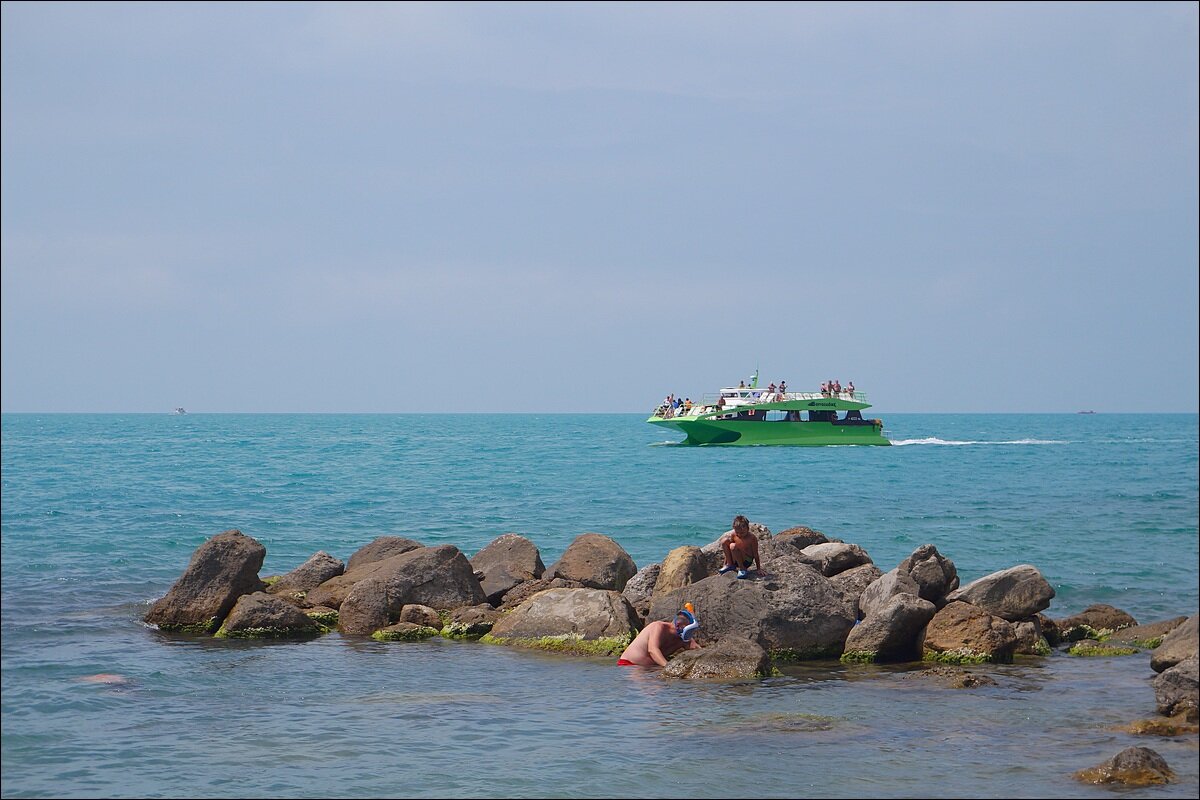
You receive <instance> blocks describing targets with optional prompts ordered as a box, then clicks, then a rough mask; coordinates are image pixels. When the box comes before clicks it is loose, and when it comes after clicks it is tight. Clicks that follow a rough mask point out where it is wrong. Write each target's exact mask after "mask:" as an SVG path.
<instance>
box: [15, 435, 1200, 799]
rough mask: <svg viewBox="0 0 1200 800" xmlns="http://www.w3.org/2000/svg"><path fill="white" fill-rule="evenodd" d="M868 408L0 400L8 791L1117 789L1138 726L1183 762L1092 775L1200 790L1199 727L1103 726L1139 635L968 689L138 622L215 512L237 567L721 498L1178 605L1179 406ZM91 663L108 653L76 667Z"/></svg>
mask: <svg viewBox="0 0 1200 800" xmlns="http://www.w3.org/2000/svg"><path fill="white" fill-rule="evenodd" d="M883 416H884V418H885V422H886V423H887V429H886V431H885V433H886V435H887V436H888V437H889V438H890V439H891V440H892V441H893V442H894V443H896V444H898V445H902V446H898V447H890V448H882V447H824V448H786V447H756V448H684V447H676V446H672V445H670V444H669V443H667V442H665V441H664V434H663V432H662V431H660V430H657V429H655V428H653V427H652V426H649V425H646V424H644V423H643V421H642V420H643V419H644V415H637V414H634V415H628V414H612V415H601V414H598V415H585V416H567V415H534V414H530V415H485V414H478V415H235V414H214V415H206V414H189V415H184V416H173V415H166V414H163V415H86V414H81V415H37V414H5V415H3V418H2V428H3V448H2V455H3V470H2V478H3V559H2V568H3V607H2V608H3V652H2V656H3V692H2V708H3V717H2V719H3V752H2V757H3V758H2V762H0V764H2V794H3V796H4V797H100V796H103V797H247V796H249V797H347V796H354V797H383V796H393V797H394V796H402V797H498V796H500V797H541V796H556V797H557V796H563V797H622V796H635V797H676V796H679V797H925V796H929V793H930V792H932V793H933V794H935V795H937V796H942V797H960V796H972V797H1112V796H1113V795H1114V792H1113V791H1111V790H1107V789H1103V788H1098V787H1089V786H1084V785H1082V784H1079V783H1077V782H1075V781H1074V780H1072V779H1071V777H1070V776H1071V773H1072V772H1074V771H1076V770H1078V769H1082V768H1085V767H1091V766H1094V765H1096V764H1098V763H1100V762H1102V761H1104V760H1107V759H1108V758H1110V757H1111V756H1113V755H1115V754H1116V753H1117V752H1119V751H1120V750H1122V749H1123V748H1125V747H1128V746H1131V745H1141V746H1147V747H1151V748H1153V749H1154V750H1156V751H1157V752H1159V753H1160V754H1161V755H1162V756H1163V757H1164V758H1166V760H1167V762H1168V763H1169V764H1170V765H1171V767H1172V768H1173V769H1174V770H1175V771H1176V772H1177V773H1178V775H1179V782H1177V783H1175V784H1173V785H1170V786H1165V787H1156V788H1149V789H1141V790H1137V791H1133V792H1125V793H1118V794H1130V795H1132V796H1135V797H1139V798H1142V797H1147V798H1160V797H1161V798H1168V797H1171V798H1175V797H1179V798H1183V797H1196V796H1197V794H1198V785H1200V784H1198V781H1200V779H1198V773H1200V768H1198V764H1197V762H1198V753H1197V744H1196V742H1197V739H1196V737H1195V736H1191V737H1184V738H1180V739H1158V738H1145V737H1134V736H1132V735H1129V734H1126V733H1122V732H1119V731H1116V730H1114V729H1113V726H1115V725H1119V724H1122V723H1127V722H1130V721H1132V720H1135V719H1141V718H1147V717H1153V716H1154V715H1155V714H1154V692H1153V689H1152V688H1151V679H1152V678H1153V676H1154V673H1153V671H1152V670H1151V669H1150V666H1149V656H1148V655H1146V654H1140V655H1136V656H1130V657H1125V658H1117V659H1075V658H1070V657H1067V656H1065V655H1061V654H1058V653H1056V654H1055V655H1054V656H1052V657H1050V658H1047V659H1038V660H1023V661H1020V662H1019V663H1017V664H1014V665H1006V666H1000V667H994V668H991V670H990V674H991V675H992V676H993V677H994V678H995V679H996V681H997V685H996V686H991V687H983V688H979V689H972V690H952V689H947V688H942V687H941V686H939V685H938V684H937V683H936V682H934V681H932V680H929V679H927V678H920V677H918V676H916V675H915V674H913V672H912V669H911V668H908V667H904V668H901V667H892V668H883V667H862V666H858V667H846V666H842V665H839V664H837V663H836V662H832V663H826V662H822V663H817V664H803V665H799V666H794V667H787V668H785V670H784V671H785V675H784V677H779V678H772V679H769V680H763V681H753V682H742V683H733V684H729V683H725V684H699V683H681V682H665V681H663V680H661V679H660V678H659V677H658V676H657V675H656V674H654V673H652V672H648V671H642V670H637V669H617V668H615V667H614V666H613V665H612V661H611V660H610V659H588V658H582V659H580V658H571V657H563V656H551V655H544V654H537V653H528V652H522V651H514V650H508V649H506V648H499V647H489V646H487V645H480V644H477V643H469V642H468V643H463V642H444V641H441V640H437V639H435V640H433V641H431V642H429V643H423V644H399V643H392V644H381V643H376V642H373V641H371V640H364V639H358V638H351V637H342V636H340V635H338V634H331V635H328V636H325V637H322V638H320V639H317V640H314V641H308V642H303V643H245V642H228V641H216V640H211V639H209V640H205V639H188V638H179V637H168V636H164V635H160V634H158V633H157V632H155V631H153V630H151V629H148V628H146V627H145V626H143V625H142V624H141V617H142V615H143V614H144V613H145V611H146V609H147V607H148V604H149V603H150V602H151V601H152V600H154V599H155V598H158V597H160V596H162V595H163V594H164V593H165V592H166V590H167V589H168V588H169V587H170V586H171V584H172V583H173V582H174V581H175V579H176V578H178V577H179V575H180V574H181V573H182V571H183V569H184V568H185V567H186V565H187V562H188V559H189V558H190V556H191V554H192V552H193V550H194V549H195V548H196V547H198V546H199V545H200V544H201V543H203V542H204V541H205V540H206V539H207V538H209V537H211V536H213V535H214V534H217V533H219V532H221V531H223V530H226V529H229V528H238V529H240V530H241V531H242V532H244V533H246V534H247V535H250V536H253V537H254V538H256V539H258V540H259V541H260V542H262V543H263V544H264V545H265V546H266V548H267V558H266V563H265V564H264V566H263V572H262V574H263V575H269V574H275V573H282V572H286V571H288V570H290V569H292V568H293V567H295V566H297V565H299V564H300V563H301V562H303V561H304V560H305V559H307V558H308V557H309V556H310V555H312V554H313V553H314V552H316V551H317V550H325V551H328V552H330V553H332V554H334V555H335V556H337V557H339V558H341V559H343V560H345V559H347V558H348V557H349V556H350V554H351V553H352V552H354V550H356V549H357V548H359V547H361V546H362V545H364V544H366V543H367V542H369V541H371V540H372V539H374V538H375V537H377V536H383V535H401V536H408V537H411V538H414V539H417V540H418V541H421V542H423V543H425V544H439V543H450V544H454V545H457V546H458V547H459V548H460V549H461V550H463V552H465V553H466V554H467V555H468V556H471V555H474V553H475V552H477V551H478V550H479V549H480V548H482V547H483V546H484V545H486V544H487V543H488V542H490V541H491V540H492V539H493V538H495V537H496V536H498V535H500V534H501V533H505V532H508V531H515V532H518V533H521V534H523V535H525V536H528V537H529V538H530V539H532V540H533V541H534V542H535V543H536V544H537V545H538V546H539V547H540V548H541V552H542V559H543V561H545V563H546V564H547V565H549V564H550V563H551V562H552V561H554V560H555V559H556V558H557V557H558V556H559V555H560V554H561V553H562V551H563V550H564V549H565V548H566V546H567V545H568V544H569V543H570V542H571V540H572V539H573V538H574V537H575V536H576V535H578V534H580V533H583V532H585V531H596V532H599V533H603V534H607V535H609V536H611V537H613V538H614V539H616V540H617V541H618V542H620V543H621V544H622V545H623V546H624V547H625V549H626V550H627V551H628V552H629V554H630V555H631V556H633V558H634V560H635V561H636V562H637V563H638V565H639V566H643V565H645V564H648V563H651V562H655V561H660V560H661V559H662V557H663V556H664V555H665V554H666V553H667V551H669V550H670V549H672V548H674V547H678V546H680V545H683V544H695V545H702V544H706V543H708V542H709V541H712V540H713V539H714V538H716V537H717V536H718V535H719V534H720V533H721V532H723V531H724V530H726V529H727V528H728V527H729V522H730V519H731V518H732V517H733V516H734V515H735V514H739V513H741V514H746V515H747V516H748V517H750V519H751V520H753V521H755V522H761V523H762V524H764V525H766V526H767V527H768V528H770V529H771V530H772V531H780V530H783V529H784V528H788V527H791V526H793V525H808V526H810V527H812V528H816V529H817V530H820V531H822V532H824V533H825V534H826V535H828V536H831V537H837V538H840V539H844V540H846V541H851V542H856V543H858V544H860V545H862V546H863V547H864V548H865V549H866V550H867V551H868V552H869V553H870V554H871V556H872V557H873V559H874V560H875V562H876V564H877V565H878V566H879V567H880V568H881V569H883V570H885V571H886V570H889V569H891V568H892V567H894V566H896V564H897V563H898V562H899V561H900V560H901V559H903V558H904V557H905V556H907V555H909V554H910V553H911V552H912V551H913V550H914V549H915V548H916V547H917V546H919V545H921V544H923V543H926V542H932V543H933V544H935V545H937V547H938V549H939V550H940V551H941V552H942V553H943V554H944V555H946V556H947V557H948V558H950V559H952V560H953V561H954V562H955V564H956V565H957V567H958V571H959V574H960V576H961V577H962V582H963V583H964V584H966V583H967V582H969V581H971V580H974V579H975V578H978V577H980V576H983V575H986V574H988V573H991V572H994V571H996V570H999V569H1003V568H1006V567H1010V566H1013V565H1016V564H1025V563H1028V564H1034V565H1035V566H1037V567H1038V568H1039V569H1040V570H1041V571H1042V573H1043V574H1044V575H1045V576H1046V578H1047V579H1048V580H1049V581H1050V583H1051V585H1052V586H1054V588H1055V591H1056V592H1057V597H1056V598H1055V599H1054V601H1053V602H1052V604H1051V606H1050V609H1049V610H1048V611H1047V613H1048V614H1049V615H1050V616H1052V617H1056V618H1058V617H1064V616H1067V615H1069V614H1072V613H1075V612H1077V611H1080V610H1082V609H1083V608H1084V607H1085V606H1087V605H1089V604H1092V603H1109V604H1112V605H1115V606H1117V607H1119V608H1122V609H1124V610H1126V611H1128V612H1129V613H1131V614H1133V615H1134V616H1135V617H1136V618H1137V619H1138V621H1139V622H1153V621H1155V620H1159V619H1163V618H1166V617H1172V616H1176V615H1181V614H1186V615H1190V614H1194V613H1196V611H1197V606H1198V602H1200V589H1198V584H1197V561H1198V558H1200V552H1198V542H1200V536H1198V530H1200V520H1198V506H1200V487H1198V478H1197V471H1198V450H1200V444H1198V442H1200V430H1198V417H1197V415H1195V414H1181V415H1172V414H1161V415H1128V416H1125V415H1116V414H1112V415H1109V414H1096V415H1074V414H997V415H974V414H973V415H917V414H907V415H887V414H884V415H883ZM680 438H682V437H680ZM701 621H702V622H703V612H701ZM97 673H117V674H120V675H122V676H124V677H125V679H126V681H127V682H126V683H123V684H97V683H88V682H83V681H81V680H80V679H81V678H84V677H86V676H90V675H94V674H97Z"/></svg>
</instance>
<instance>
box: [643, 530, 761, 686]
mask: <svg viewBox="0 0 1200 800" xmlns="http://www.w3.org/2000/svg"><path fill="white" fill-rule="evenodd" d="M697 549H698V548H697ZM772 671H773V670H772V667H771V658H770V656H768V655H767V651H766V650H763V649H762V648H761V647H759V646H758V644H757V643H755V642H752V641H750V640H749V639H741V638H739V637H736V636H728V637H726V638H724V639H722V640H721V641H719V642H717V643H716V644H715V645H713V646H712V647H704V648H701V649H699V650H683V651H681V652H680V653H679V654H678V655H676V656H675V657H674V658H672V659H671V660H670V661H668V662H667V666H666V667H664V668H663V671H662V674H663V677H666V678H686V679H692V680H695V679H707V680H737V679H744V678H766V677H770V675H771V674H772Z"/></svg>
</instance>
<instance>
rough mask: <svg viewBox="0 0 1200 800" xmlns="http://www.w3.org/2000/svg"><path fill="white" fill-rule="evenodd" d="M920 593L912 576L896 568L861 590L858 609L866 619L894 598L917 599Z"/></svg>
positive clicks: (919, 588)
mask: <svg viewBox="0 0 1200 800" xmlns="http://www.w3.org/2000/svg"><path fill="white" fill-rule="evenodd" d="M920 592H921V587H920V586H918V585H917V582H916V581H915V580H913V579H912V576H911V575H909V574H908V573H907V572H901V571H900V568H899V567H897V568H896V569H894V570H891V571H890V572H885V573H883V574H882V575H880V576H879V579H878V580H876V581H875V582H874V583H872V584H871V585H870V586H868V587H867V588H866V589H864V590H863V593H862V597H860V598H858V607H859V610H860V611H862V616H863V618H864V619H866V618H868V617H870V616H871V615H872V614H874V613H875V610H876V609H879V608H882V607H883V606H885V605H887V604H888V603H889V602H890V601H891V599H892V598H893V597H894V596H896V595H898V594H908V595H912V596H913V597H918V596H920ZM926 599H928V598H926ZM925 621H926V622H928V621H929V620H925Z"/></svg>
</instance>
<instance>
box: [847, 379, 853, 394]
mask: <svg viewBox="0 0 1200 800" xmlns="http://www.w3.org/2000/svg"><path fill="white" fill-rule="evenodd" d="M846 394H848V395H850V396H851V397H854V381H850V382H849V383H847V384H846Z"/></svg>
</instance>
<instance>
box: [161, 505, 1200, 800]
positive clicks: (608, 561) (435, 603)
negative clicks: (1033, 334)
mask: <svg viewBox="0 0 1200 800" xmlns="http://www.w3.org/2000/svg"><path fill="white" fill-rule="evenodd" d="M752 530H754V532H755V533H756V534H757V535H758V537H759V540H760V549H761V553H762V562H763V567H764V573H765V574H763V575H755V574H753V573H752V574H751V576H750V578H749V579H747V580H742V579H737V578H735V577H734V575H733V574H732V573H727V574H724V575H721V574H719V573H718V569H719V568H720V566H721V563H722V556H721V550H720V546H719V544H718V543H717V542H715V541H714V542H710V543H708V544H706V545H704V546H694V545H685V546H681V547H678V548H675V549H674V550H672V551H670V552H669V553H667V554H665V556H664V558H663V560H662V561H661V562H658V563H654V564H648V565H645V566H643V567H642V568H640V569H639V568H638V567H637V565H636V564H635V563H634V561H633V559H632V558H631V557H630V556H629V554H628V553H627V552H626V551H625V550H624V548H622V547H621V546H620V544H618V543H617V542H616V541H614V540H613V539H611V538H610V537H608V536H604V535H602V534H599V533H584V534H581V535H580V536H578V537H577V538H576V539H575V540H574V541H573V542H572V543H571V544H570V546H568V547H567V549H566V551H564V553H563V554H562V557H561V558H560V559H559V560H558V561H556V562H555V563H553V564H552V565H551V566H550V567H549V568H545V567H544V566H543V563H542V559H541V554H540V552H539V550H538V548H537V546H536V545H535V544H534V543H533V542H532V541H530V540H529V539H527V538H526V537H524V536H521V535H519V534H515V533H506V534H503V535H502V536H499V537H497V538H496V539H495V540H493V541H492V542H491V543H490V544H489V545H488V546H487V547H485V548H483V549H482V550H480V551H479V552H478V553H476V554H475V555H474V556H472V557H471V558H469V559H468V558H467V556H466V555H464V554H463V553H462V552H461V551H460V550H459V549H458V548H457V547H454V546H453V545H449V544H441V545H436V546H432V547H426V546H424V545H422V544H421V543H420V542H417V541H414V540H412V539H407V538H404V537H399V536H384V537H380V538H378V539H375V540H374V541H372V542H370V543H368V544H366V545H365V546H363V547H361V548H360V549H359V550H357V551H356V552H355V553H353V554H351V556H350V557H349V559H347V561H346V562H345V563H343V562H342V561H340V560H339V559H337V558H336V557H334V556H332V555H330V554H329V553H326V552H323V551H322V552H318V553H316V554H314V555H313V556H312V557H311V558H309V559H308V560H307V561H305V562H304V563H303V564H301V565H299V566H298V567H296V569H294V570H292V571H291V572H289V573H287V574H285V575H280V576H270V577H267V578H265V579H263V578H260V577H259V575H258V572H259V570H260V569H261V567H262V564H263V560H264V557H265V555H266V549H265V548H264V547H263V545H262V544H261V543H259V542H257V541H255V540H254V539H253V538H251V537H249V536H246V535H244V534H243V533H241V532H240V531H236V530H231V531H225V532H223V533H220V534H218V535H216V536H214V537H212V538H211V539H209V540H208V541H206V542H205V543H204V544H202V545H201V546H200V547H199V548H197V550H196V551H195V553H194V554H193V556H192V558H191V561H190V562H189V563H188V565H187V568H186V569H185V570H184V572H183V574H182V575H181V576H180V578H179V579H178V580H177V581H176V582H175V584H174V585H173V586H172V587H171V588H170V590H169V591H168V592H167V594H166V595H165V596H164V597H163V598H162V599H160V600H158V601H157V602H155V603H154V604H153V605H152V606H151V608H150V609H149V611H148V612H147V614H146V615H145V622H146V623H148V624H150V625H153V626H155V627H157V628H158V629H159V630H161V631H164V632H170V633H181V634H186V635H215V636H219V637H238V638H268V637H269V638H304V637H311V636H318V635H322V634H325V633H329V632H330V631H332V630H334V629H336V630H337V631H338V632H340V633H341V634H342V635H346V636H370V637H373V638H375V639H379V640H384V641H411V640H420V639H426V638H429V637H432V636H442V637H444V638H455V639H478V640H481V641H483V642H486V643H490V644H496V645H506V646H512V647H523V648H536V649H541V650H548V651H555V652H563V653H572V654H579V655H601V656H615V655H617V654H619V653H620V652H621V651H622V650H623V649H624V648H625V647H626V646H627V645H628V644H629V642H630V641H631V640H632V639H633V637H635V636H636V635H637V633H638V632H639V631H640V630H641V629H642V628H643V627H644V626H645V625H646V623H647V622H650V621H654V620H670V619H673V618H674V616H675V614H676V612H677V611H678V610H679V609H680V608H682V607H683V606H684V604H685V603H689V602H690V603H692V605H693V606H694V607H695V609H696V611H697V616H698V617H699V619H700V623H701V626H700V629H699V631H698V633H697V638H698V641H699V643H700V644H701V646H702V649H700V650H691V651H683V652H681V653H679V654H677V655H676V656H675V658H674V659H673V660H672V661H671V662H670V663H669V664H668V666H667V668H665V669H664V670H662V673H661V674H662V675H663V676H664V677H665V678H691V679H698V678H704V679H747V678H754V677H759V676H763V675H769V674H772V673H773V672H776V671H777V669H778V667H777V666H776V665H777V664H782V663H783V662H786V661H788V660H795V659H840V660H841V661H843V662H847V663H861V664H870V663H887V662H891V663H896V662H935V663H933V664H931V665H930V667H929V668H928V669H927V670H926V672H927V674H928V675H930V676H931V677H937V676H939V675H942V674H943V673H944V672H945V671H946V670H947V669H951V670H960V671H962V670H963V669H964V665H966V666H970V667H971V668H973V669H976V670H978V669H981V668H983V667H985V666H986V665H987V664H996V663H1008V662H1012V661H1013V660H1014V659H1016V658H1044V657H1049V656H1052V655H1056V654H1057V655H1059V656H1068V657H1120V656H1129V655H1134V654H1138V653H1145V652H1147V651H1149V652H1150V653H1151V657H1150V665H1149V667H1150V670H1152V674H1156V677H1154V679H1153V687H1154V693H1155V711H1156V712H1157V715H1158V716H1157V717H1155V718H1152V719H1147V720H1141V721H1137V722H1135V723H1132V724H1131V725H1130V726H1129V730H1131V731H1133V732H1135V733H1145V734H1151V735H1185V734H1195V733H1196V731H1197V708H1198V706H1200V702H1198V696H1200V692H1198V688H1197V654H1198V650H1197V618H1198V617H1197V615H1196V614H1195V612H1194V610H1193V613H1192V615H1191V616H1179V617H1175V618H1172V619H1167V620H1160V621H1155V622H1151V623H1147V624H1139V623H1138V621H1137V620H1136V619H1134V618H1133V617H1132V616H1131V615H1129V614H1128V613H1126V612H1124V611H1122V610H1120V609H1117V608H1114V607H1112V606H1107V605H1095V606H1090V607H1088V608H1087V609H1084V611H1082V612H1080V613H1078V614H1075V615H1072V616H1069V617H1066V618H1062V619H1057V620H1056V619H1053V618H1051V617H1049V616H1047V614H1046V613H1045V612H1046V611H1047V610H1048V609H1049V606H1050V603H1051V601H1052V600H1053V598H1054V589H1053V587H1051V586H1050V584H1049V583H1048V582H1047V581H1046V579H1045V578H1044V577H1043V575H1042V573H1041V571H1040V570H1039V569H1038V568H1037V567H1035V566H1033V565H1030V564H1018V565H1014V566H1012V567H1009V568H1007V569H1004V570H1000V571H998V572H995V573H993V574H991V575H986V576H984V577H982V578H979V579H978V580H975V581H972V582H971V583H969V584H967V585H966V586H960V580H959V576H958V571H957V568H956V566H955V564H954V562H953V561H951V560H950V559H949V558H947V557H946V556H944V555H943V554H942V553H940V552H939V551H938V549H937V548H936V547H935V546H934V545H932V544H924V545H922V546H920V547H918V548H916V549H915V550H914V551H913V552H912V554H911V555H909V556H908V557H906V558H905V559H903V560H902V561H901V562H900V563H899V564H898V565H896V566H895V567H894V568H892V569H890V570H888V571H886V572H885V571H883V570H882V569H881V568H880V567H878V566H877V565H876V564H875V563H874V562H873V560H872V559H871V557H870V555H869V554H868V553H867V551H866V550H865V549H863V548H862V547H860V546H859V545H857V544H853V543H848V542H843V541H841V540H838V539H831V538H828V537H826V536H825V535H824V534H822V533H820V532H819V531H814V530H812V529H811V528H807V527H795V528H790V529H788V530H785V531H783V532H781V533H779V534H777V535H772V533H771V531H770V530H769V529H767V528H766V527H765V526H763V525H761V524H757V523H753V524H752ZM947 665H949V666H947ZM956 675H957V678H961V680H959V679H955V680H953V681H952V682H951V684H950V685H954V686H959V687H971V686H977V685H983V684H986V683H988V682H991V681H990V679H989V678H987V676H980V675H971V674H968V673H966V672H965V671H963V672H962V674H957V673H956ZM1118 755H1120V754H1118ZM1142 755H1145V754H1142ZM1154 755H1155V754H1153V752H1152V751H1151V753H1150V755H1148V756H1146V757H1145V758H1141V757H1139V758H1137V759H1133V760H1134V761H1136V763H1137V764H1138V765H1139V766H1138V767H1137V769H1132V770H1130V769H1126V768H1124V767H1123V766H1122V765H1128V764H1129V763H1131V758H1132V757H1131V756H1130V755H1129V754H1125V755H1123V756H1121V757H1120V758H1114V761H1113V762H1111V763H1108V764H1105V765H1098V766H1097V767H1094V768H1092V769H1091V770H1084V771H1081V772H1080V773H1079V775H1078V776H1077V777H1079V779H1080V780H1089V781H1090V780H1103V781H1106V782H1113V781H1120V782H1125V783H1135V782H1137V781H1138V780H1141V779H1145V780H1162V779H1169V777H1167V778H1164V777H1163V776H1164V774H1165V773H1163V772H1162V771H1161V770H1156V769H1153V768H1146V765H1150V766H1151V767H1153V765H1155V764H1156V763H1157V762H1155V760H1154V757H1153V756H1154ZM1137 776H1141V778H1138V777H1137ZM1146 776H1150V777H1146Z"/></svg>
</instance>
